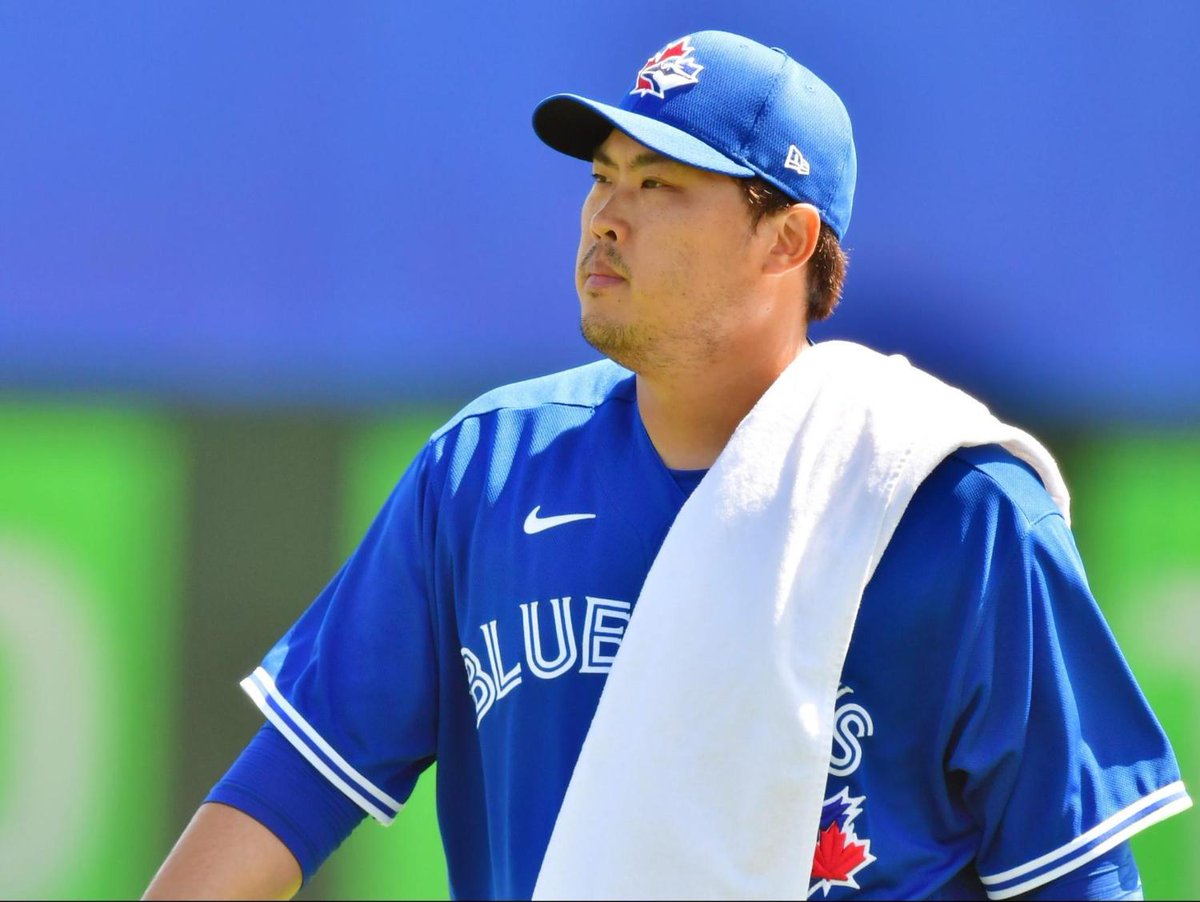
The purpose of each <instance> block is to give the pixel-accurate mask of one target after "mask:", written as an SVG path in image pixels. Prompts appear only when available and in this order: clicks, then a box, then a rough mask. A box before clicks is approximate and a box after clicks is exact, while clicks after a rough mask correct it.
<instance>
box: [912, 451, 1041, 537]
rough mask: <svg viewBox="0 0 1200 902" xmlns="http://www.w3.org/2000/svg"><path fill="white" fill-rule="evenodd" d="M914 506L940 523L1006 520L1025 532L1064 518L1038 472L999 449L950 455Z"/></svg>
mask: <svg viewBox="0 0 1200 902" xmlns="http://www.w3.org/2000/svg"><path fill="white" fill-rule="evenodd" d="M913 504H914V505H916V507H917V512H918V513H919V512H921V511H922V510H924V509H926V508H929V509H932V510H936V511H937V512H938V514H937V515H938V516H939V517H943V516H945V515H946V514H953V515H954V516H955V517H956V518H960V519H962V520H964V521H965V520H970V519H974V518H976V517H978V516H980V515H983V514H987V513H989V512H990V514H991V515H992V516H993V517H994V516H996V515H999V514H1003V515H1005V516H1007V517H1011V519H1012V521H1013V522H1014V524H1015V525H1017V526H1018V527H1023V528H1024V529H1029V528H1032V527H1033V526H1034V525H1036V524H1037V523H1039V522H1041V521H1043V520H1045V519H1046V518H1047V517H1059V518H1061V513H1060V511H1059V510H1058V507H1057V505H1056V504H1055V503H1054V499H1053V498H1051V497H1050V493H1049V492H1047V491H1046V488H1045V486H1044V485H1043V484H1042V481H1041V479H1040V478H1039V477H1038V474H1037V471H1036V470H1034V469H1033V467H1031V466H1030V465H1029V464H1027V463H1025V461H1023V460H1021V459H1020V458H1018V457H1016V456H1015V455H1014V454H1012V453H1011V452H1009V451H1007V450H1005V449H1004V448H1002V447H1001V446H999V445H979V446H976V447H970V448H959V449H958V450H957V451H955V452H953V453H952V454H950V455H949V456H948V457H947V458H946V459H945V460H943V461H942V462H941V463H940V464H938V466H937V467H935V468H934V470H933V472H932V473H931V474H930V475H929V476H928V477H927V478H926V479H925V481H924V482H923V483H922V484H921V487H920V488H919V489H918V490H917V494H916V495H915V496H914V498H913Z"/></svg>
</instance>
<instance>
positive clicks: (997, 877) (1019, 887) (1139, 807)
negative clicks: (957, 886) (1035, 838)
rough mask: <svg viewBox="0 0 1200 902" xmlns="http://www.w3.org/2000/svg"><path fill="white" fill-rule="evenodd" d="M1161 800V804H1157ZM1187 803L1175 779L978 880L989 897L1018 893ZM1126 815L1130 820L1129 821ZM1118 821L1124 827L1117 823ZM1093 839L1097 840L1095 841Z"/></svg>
mask: <svg viewBox="0 0 1200 902" xmlns="http://www.w3.org/2000/svg"><path fill="white" fill-rule="evenodd" d="M1164 802H1165V804H1160V803H1164ZM1191 805H1192V800H1191V798H1190V797H1189V796H1188V794H1187V792H1186V791H1185V789H1184V786H1183V781H1181V780H1177V781H1175V782H1174V783H1171V784H1169V785H1167V786H1164V787H1162V788H1161V789H1158V790H1155V791H1154V792H1152V793H1150V794H1149V795H1146V796H1143V797H1142V798H1140V799H1138V800H1137V801H1136V802H1134V803H1133V804H1131V805H1128V806H1126V807H1125V808H1122V809H1121V810H1120V811H1118V812H1117V813H1116V814H1114V815H1112V816H1111V817H1108V818H1106V819H1105V820H1103V821H1101V822H1100V823H1099V824H1097V825H1096V826H1095V827H1093V828H1092V829H1091V830H1088V831H1087V832H1086V833H1083V834H1081V835H1079V836H1077V837H1075V839H1073V840H1071V841H1070V842H1069V843H1066V844H1065V845H1063V846H1060V847H1059V848H1057V849H1055V850H1053V851H1051V852H1047V853H1046V854H1045V855H1041V856H1039V857H1037V858H1035V859H1033V860H1032V861H1028V862H1026V863H1025V864H1021V865H1018V866H1017V867H1015V868H1010V869H1009V870H1007V871H1002V872H1000V873H999V874H992V875H989V876H983V875H980V878H979V881H980V883H982V884H983V885H984V888H985V891H986V892H987V895H988V898H989V899H996V900H1000V899H1010V898H1012V897H1013V896H1019V895H1021V894H1022V893H1027V892H1029V891H1030V890H1032V889H1035V888H1036V887H1039V886H1041V885H1042V884H1045V883H1049V882H1050V881H1051V880H1055V879H1057V878H1059V877H1061V876H1062V875H1063V874H1066V873H1069V872H1070V871H1073V870H1075V869H1076V868H1078V867H1081V866H1082V865H1084V864H1087V863H1088V862H1089V861H1092V860H1093V859H1095V858H1098V857H1100V856H1101V855H1103V854H1104V853H1105V852H1107V851H1108V850H1109V849H1112V848H1113V847H1114V846H1116V845H1118V844H1120V843H1122V842H1124V841H1125V840H1127V839H1129V837H1131V836H1133V835H1134V834H1135V833H1138V832H1140V831H1142V830H1144V829H1146V828H1147V827H1150V826H1152V825H1153V824H1157V823H1158V822H1159V821H1162V820H1166V819H1167V818H1168V817H1170V816H1171V815H1173V814H1178V813H1179V812H1181V811H1185V810H1187V809H1188V808H1190V807H1191ZM1147 809H1152V810H1147ZM1142 812H1145V813H1144V814H1143V813H1142ZM1130 818H1133V820H1132V821H1130ZM1121 824H1124V826H1123V827H1122V826H1120V825H1121ZM1117 828H1119V829H1117ZM1106 833H1111V835H1109V836H1107V837H1105V834H1106ZM1097 840H1101V841H1100V842H1097ZM1092 843H1096V845H1091V844H1092ZM1055 861H1059V862H1060V864H1058V865H1057V866H1056V867H1053V868H1051V869H1050V870H1048V871H1044V872H1042V873H1040V874H1037V875H1036V876H1032V877H1029V878H1028V879H1026V880H1023V881H1022V882H1020V883H1017V884H1015V885H1012V886H1006V887H1004V888H1003V889H994V890H993V889H988V887H992V886H996V885H997V884H1001V883H1011V881H1013V880H1017V879H1019V878H1021V877H1025V876H1027V875H1030V874H1032V873H1033V872H1034V871H1037V870H1038V869H1039V868H1042V867H1044V866H1046V865H1048V864H1051V863H1052V862H1055Z"/></svg>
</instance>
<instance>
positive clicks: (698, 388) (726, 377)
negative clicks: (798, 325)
mask: <svg viewBox="0 0 1200 902" xmlns="http://www.w3.org/2000/svg"><path fill="white" fill-rule="evenodd" d="M807 345H808V343H807V341H802V342H801V343H800V345H799V347H798V348H797V349H795V350H789V351H788V352H787V353H785V354H782V355H780V356H779V357H778V358H777V359H774V360H769V361H755V364H756V365H754V366H750V365H747V363H746V361H745V359H744V358H743V359H742V360H740V361H738V360H732V361H730V362H729V363H727V364H726V365H724V366H721V365H719V364H713V365H712V366H709V367H706V368H705V369H703V370H702V371H699V372H696V371H692V372H687V373H684V374H677V375H674V376H672V374H657V373H656V374H651V375H642V374H639V375H638V377H637V404H638V413H639V414H640V415H641V417H642V423H643V425H645V427H646V432H647V434H648V435H649V436H650V441H651V442H652V443H653V444H654V447H655V450H657V451H658V455H659V457H661V458H662V460H663V463H664V464H666V465H667V466H668V467H670V468H671V469H673V470H707V469H708V468H709V467H711V466H712V465H713V463H714V462H715V461H716V459H717V457H718V456H719V455H720V454H721V451H722V450H724V448H725V445H726V444H728V442H729V438H730V436H732V435H733V432H734V430H735V429H737V427H738V424H739V423H741V421H742V420H743V419H744V418H745V416H746V414H748V413H749V412H750V410H751V408H753V407H754V405H755V404H757V403H758V399H759V398H761V397H762V396H763V394H764V393H765V392H766V390H767V389H768V388H770V387H771V385H772V384H773V383H774V382H775V380H776V379H777V378H779V375H780V373H782V372H783V371H784V369H786V368H787V366H788V364H789V363H791V362H792V360H794V359H795V356H796V354H798V353H799V352H800V350H802V349H803V348H805V347H807Z"/></svg>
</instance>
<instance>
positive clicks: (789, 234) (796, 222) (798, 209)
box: [762, 204, 821, 275]
mask: <svg viewBox="0 0 1200 902" xmlns="http://www.w3.org/2000/svg"><path fill="white" fill-rule="evenodd" d="M762 227H763V228H767V229H770V230H771V232H772V244H771V249H770V251H769V252H768V254H767V259H766V261H765V263H764V264H763V267H764V268H763V271H764V272H766V273H768V274H771V275H783V274H784V273H787V272H790V271H792V270H794V269H798V268H799V267H801V266H803V265H804V264H805V263H807V262H808V260H809V258H810V257H811V256H812V255H813V253H814V252H815V251H816V249H817V239H818V238H820V237H821V214H820V213H818V212H817V208H816V207H814V206H813V205H812V204H792V205H791V206H788V207H784V208H783V209H782V210H780V211H779V212H778V213H775V214H773V215H771V216H769V217H768V218H767V219H766V221H764V222H763V223H762Z"/></svg>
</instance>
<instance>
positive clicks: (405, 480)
mask: <svg viewBox="0 0 1200 902" xmlns="http://www.w3.org/2000/svg"><path fill="white" fill-rule="evenodd" d="M683 481H684V477H683V476H681V475H680V474H672V473H671V472H670V471H668V470H667V469H666V468H665V467H664V466H663V464H662V461H661V459H660V458H659V457H658V455H657V453H656V452H655V450H654V448H653V445H652V444H651V443H650V440H649V438H648V436H647V435H646V433H645V430H644V428H643V427H642V424H641V420H640V417H639V415H638V413H637V406H636V396H635V381H634V378H633V376H632V375H631V374H630V373H628V372H627V371H625V370H623V369H621V368H620V367H618V366H616V365H615V364H612V363H609V362H601V363H597V364H593V365H590V366H587V367H582V368H579V369H577V370H572V371H569V372H567V373H563V374H558V375H556V376H551V377H546V378H544V379H540V380H534V381H531V382H528V383H521V384H519V385H515V386H509V387H507V388H505V389H501V390H498V391H496V392H492V393H490V394H488V395H485V396H484V397H483V398H481V399H479V400H478V401H477V402H475V403H474V404H472V405H470V406H468V407H467V408H466V409H465V410H463V411H462V412H461V413H460V414H459V415H458V416H456V417H455V418H454V419H453V420H451V421H450V423H448V424H447V425H446V426H445V427H444V428H443V429H441V430H439V431H438V432H437V433H435V434H434V436H433V437H432V438H431V440H430V441H429V443H428V444H427V446H426V447H425V449H424V450H423V451H422V452H421V453H420V454H419V455H418V457H417V459H416V460H415V461H414V462H413V463H412V465H411V466H410V467H409V468H408V470H407V472H406V473H405V474H404V476H403V477H402V478H401V480H400V482H399V484H398V485H397V487H396V489H395V490H394V491H393V493H392V495H391V497H390V498H389V499H388V501H387V503H386V504H385V505H384V507H383V509H382V511H381V512H380V514H379V516H378V517H377V518H376V520H375V522H374V524H373V525H372V526H371V528H370V530H369V531H368V533H367V535H366V537H365V538H364V540H363V542H362V543H361V545H360V546H359V548H358V549H357V550H356V551H355V553H354V554H353V555H352V557H351V558H350V559H349V560H348V561H347V563H346V564H345V565H344V566H343V568H342V569H341V571H340V572H339V573H338V574H337V576H336V577H335V578H334V579H333V581H332V582H331V583H330V585H329V586H328V587H327V588H326V589H325V590H324V592H322V593H321V595H320V596H319V597H318V598H317V599H316V601H315V602H314V603H313V604H312V606H311V607H310V608H309V609H308V610H307V611H306V612H305V613H304V614H303V615H302V616H301V617H300V619H299V620H298V621H297V622H296V624H295V625H294V626H293V627H292V629H291V630H289V631H288V633H287V634H286V635H284V636H283V638H282V639H280V641H279V642H278V643H277V644H276V645H275V647H274V648H273V649H271V651H270V652H269V653H268V654H267V655H266V657H265V658H264V660H263V662H262V665H261V667H259V668H258V670H256V671H255V673H254V674H253V675H252V676H251V677H249V678H247V680H246V681H245V682H244V684H243V685H244V686H245V688H246V689H247V692H249V693H250V695H251V696H252V697H253V698H254V699H255V701H256V702H257V703H258V704H259V706H260V707H261V708H262V709H263V711H264V712H265V714H266V715H267V716H268V718H270V720H271V721H272V723H274V724H275V725H276V726H277V727H278V728H279V729H280V731H281V732H282V733H283V734H284V735H285V736H286V737H287V738H288V740H289V741H290V742H291V743H292V744H293V745H294V746H295V747H296V748H297V749H298V750H299V751H300V752H301V753H302V754H304V755H305V757H307V758H308V760H309V761H310V762H311V763H312V764H313V765H314V766H315V767H316V768H317V769H318V770H320V772H321V773H322V774H324V775H325V776H326V777H327V778H328V779H329V780H330V781H331V782H332V783H333V784H334V785H335V786H337V787H338V788H339V789H341V791H342V792H344V793H345V794H346V796H347V797H349V798H351V799H353V800H354V801H355V802H356V803H357V804H358V805H359V806H360V807H362V809H363V810H364V811H366V812H367V813H369V814H371V815H372V816H374V817H375V818H376V819H378V820H380V821H382V822H385V823H386V822H389V821H390V820H391V819H392V818H393V817H394V816H395V814H396V813H397V812H398V811H399V809H400V807H401V806H402V803H403V801H404V800H405V799H406V798H407V797H408V795H409V793H410V792H411V791H412V788H413V785H414V784H415V782H416V780H417V777H418V776H419V774H420V773H421V772H422V771H423V770H424V769H425V768H426V767H428V765H429V764H430V763H431V762H433V761H435V760H436V761H437V762H438V809H439V821H440V825H441V830H442V835H443V841H444V845H445V849H446V855H447V863H448V867H449V872H450V882H451V889H452V892H453V893H454V894H455V895H456V896H458V897H474V898H491V897H508V898H522V897H525V898H527V897H528V896H529V895H530V894H531V893H532V890H533V886H534V883H535V881H536V879H537V873H538V869H539V867H540V865H541V860H542V856H543V854H544V852H545V849H546V845H547V843H548V841H549V837H550V833H551V830H552V829H553V826H554V821H555V818H556V816H557V814H558V810H559V807H560V805H561V802H562V798H563V795H564V793H565V791H566V787H567V784H568V781H569V780H570V777H571V772H572V769H573V767H574V764H575V760H576V758H577V756H578V754H579V750H580V747H581V746H582V743H583V740H584V737H585V735H586V733H587V730H588V726H589V723H590V721H591V718H592V714H593V712H594V710H595V707H596V704H597V702H598V700H599V696H600V693H601V691H602V689H603V686H604V682H605V674H606V673H607V671H608V670H609V669H610V668H611V667H612V666H613V663H614V661H615V660H616V659H617V657H618V655H619V651H620V644H621V639H622V636H623V634H624V629H625V627H626V625H627V624H628V623H629V621H630V618H631V617H633V616H636V602H637V598H638V595H639V593H640V590H641V586H642V582H643V581H644V579H645V576H646V573H647V572H648V570H649V568H650V564H651V562H652V561H653V559H654V556H655V555H656V553H657V551H658V548H659V546H660V545H661V544H662V541H663V538H664V537H665V535H666V533H667V531H668V530H669V528H670V526H671V523H672V521H673V519H674V517H675V515H676V514H677V513H678V511H679V509H680V507H681V506H682V505H683V502H684V501H685V499H686V491H685V487H681V482H683ZM931 549H936V553H931ZM747 603H752V600H750V599H747ZM691 628H692V624H689V623H687V622H681V623H679V625H678V634H677V637H676V638H675V640H674V641H678V642H680V643H687V642H688V636H689V631H690V629H691ZM695 663H696V668H695V672H696V681H695V682H696V691H697V692H704V691H705V685H706V683H707V682H708V681H711V680H719V679H721V673H722V669H723V668H724V667H727V666H730V664H729V662H725V661H719V660H717V661H711V660H703V661H700V660H698V661H696V662H695ZM842 684H843V685H842V689H841V692H840V693H839V696H838V701H837V705H838V707H837V711H836V718H835V723H836V726H835V735H834V742H833V746H832V748H831V758H830V771H829V777H828V782H827V790H826V794H825V802H824V805H823V810H822V814H821V818H820V824H819V825H818V832H817V835H815V836H810V837H796V838H795V852H796V855H797V856H800V857H801V858H802V859H803V860H805V861H811V862H812V879H811V881H810V895H812V896H816V897H818V898H824V897H827V896H828V897H830V898H837V897H840V896H842V895H846V894H854V893H860V894H863V895H866V896H876V897H888V898H937V897H942V898H984V897H991V898H995V899H1004V898H1009V897H1011V896H1015V895H1018V894H1021V893H1024V892H1029V891H1030V890H1032V889H1035V888H1037V887H1039V886H1043V885H1045V884H1046V883H1048V882H1050V881H1054V880H1057V879H1061V878H1063V877H1064V875H1069V874H1071V873H1073V872H1075V871H1077V870H1078V869H1080V868H1082V867H1083V866H1084V865H1086V864H1087V863H1088V862H1091V861H1094V860H1096V859H1098V858H1099V857H1100V856H1103V855H1104V854H1105V852H1106V851H1108V850H1109V849H1111V848H1112V847H1113V846H1114V845H1116V844H1118V843H1121V842H1123V841H1124V840H1125V839H1126V838H1127V837H1128V836H1130V835H1132V834H1133V833H1134V832H1136V831H1137V830H1139V829H1142V828H1143V827H1145V826H1147V825H1149V824H1151V823H1154V822H1155V821H1157V820H1161V819H1162V818H1163V817H1166V816H1168V815H1169V814H1172V813H1174V812H1175V811H1179V810H1182V809H1183V808H1184V807H1186V806H1187V805H1188V804H1189V800H1188V798H1187V795H1186V793H1185V791H1184V789H1183V786H1182V784H1181V783H1180V780H1179V773H1178V768H1177V765H1176V763H1175V760H1174V757H1173V755H1172V752H1171V750H1170V747H1169V745H1168V743H1167V741H1166V738H1165V737H1164V735H1163V733H1162V731H1161V729H1160V728H1159V726H1158V724H1157V722H1156V720H1155V719H1154V716H1153V714H1152V713H1151V712H1150V710H1149V708H1148V706H1147V704H1146V702H1145V700H1144V698H1143V696H1142V694H1141V693H1140V691H1139V690H1138V688H1137V685H1136V684H1135V682H1134V681H1133V678H1132V676H1131V674H1130V673H1129V670H1128V668H1127V666H1126V665H1125V663H1124V660H1123V659H1122V657H1121V654H1120V652H1119V650H1118V649H1117V647H1116V645H1115V642H1114V641H1113V638H1112V635H1111V633H1110V632H1109V630H1108V628H1107V626H1106V625H1105V623H1104V621H1103V618H1102V617H1101V616H1100V613H1099V611H1098V609H1097V607H1096V604H1095V602H1094V601H1093V599H1092V597H1091V595H1090V592H1089V590H1088V587H1087V583H1086V580H1085V577H1084V575H1083V570H1082V566H1081V564H1080V563H1079V560H1078V556H1077V552H1076V550H1075V546H1074V542H1073V539H1072V537H1071V534H1070V532H1069V530H1068V528H1067V526H1066V524H1065V523H1064V522H1063V520H1062V517H1061V516H1060V515H1059V514H1058V512H1057V509H1056V508H1055V506H1054V504H1053V503H1052V502H1051V500H1050V499H1049V497H1048V496H1047V495H1046V492H1045V490H1044V489H1043V488H1042V486H1041V484H1040V482H1039V481H1038V480H1037V478H1036V476H1035V475H1034V474H1033V473H1032V471H1031V470H1029V469H1028V468H1027V467H1025V466H1024V465H1023V464H1021V463H1019V462H1017V461H1016V460H1015V459H1014V458H1012V457H1011V456H1009V455H1008V454H1006V453H1005V452H1003V451H1000V450H999V449H996V448H987V447H985V448H977V449H971V450H964V451H960V452H958V453H956V454H954V455H952V456H951V457H950V458H948V459H947V460H946V461H944V462H943V463H942V464H941V465H940V466H939V467H938V468H937V469H936V470H935V471H934V473H933V474H932V475H931V476H930V477H929V478H928V479H927V480H926V482H925V483H924V484H923V485H922V487H921V488H920V490H919V491H918V492H917V494H916V496H915V497H914V499H913V501H912V503H911V505H910V506H909V508H908V510H907V511H906V513H905V515H904V518H903V520H902V522H901V524H900V526H899V528H898V529H897V531H896V533H895V535H894V537H893V539H892V541H891V543H890V544H889V546H888V549H887V552H886V554H885V555H884V557H883V558H882V560H881V561H880V564H879V567H878V568H877V570H876V572H875V574H874V576H873V578H872V580H871V582H870V584H869V585H868V586H867V588H866V591H865V593H864V595H863V600H862V605H861V608H860V613H859V617H858V621H857V623H856V626H855V630H854V635H853V638H852V641H851V645H850V649H849V652H848V654H847V657H846V662H845V666H844V668H843V674H842ZM1114 723H1120V724H1121V728H1120V729H1113V728H1112V724H1114ZM621 767H622V765H621V762H620V761H614V762H612V778H613V780H619V779H620V775H621Z"/></svg>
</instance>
